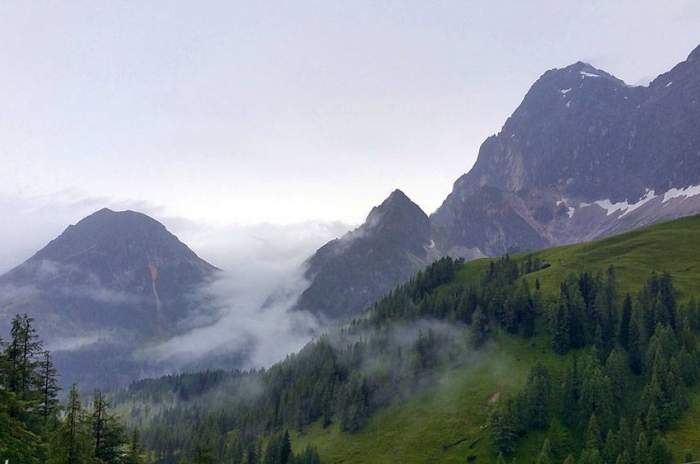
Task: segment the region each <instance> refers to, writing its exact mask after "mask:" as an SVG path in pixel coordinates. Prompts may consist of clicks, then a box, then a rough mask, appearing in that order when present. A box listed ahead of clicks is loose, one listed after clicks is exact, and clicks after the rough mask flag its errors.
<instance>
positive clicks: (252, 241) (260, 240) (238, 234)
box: [147, 222, 348, 367]
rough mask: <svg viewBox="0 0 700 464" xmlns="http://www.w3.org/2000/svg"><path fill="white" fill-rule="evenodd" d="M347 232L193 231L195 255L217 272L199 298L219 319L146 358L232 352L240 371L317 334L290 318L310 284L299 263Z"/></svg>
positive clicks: (308, 321) (336, 228)
mask: <svg viewBox="0 0 700 464" xmlns="http://www.w3.org/2000/svg"><path fill="white" fill-rule="evenodd" d="M347 229H348V226H346V225H344V224H340V223H322V222H305V223H300V224H294V225H284V226H282V225H271V224H261V225H255V226H230V227H223V228H220V229H215V228H203V229H200V230H199V231H198V232H194V230H195V229H191V230H190V233H191V234H192V236H191V241H192V242H193V243H197V246H196V249H197V250H201V253H202V255H203V256H212V257H214V258H215V259H216V260H215V261H214V264H215V265H217V266H219V267H220V268H222V269H223V272H222V273H221V275H220V276H219V278H218V279H217V280H216V281H214V282H213V283H211V284H210V285H208V286H207V287H205V288H204V289H203V290H202V293H203V296H204V297H205V299H207V300H209V301H212V302H213V305H214V307H215V310H216V314H217V317H216V319H215V321H214V322H212V323H210V324H208V325H206V326H203V327H202V326H199V327H195V328H192V330H189V331H187V332H186V333H184V334H183V335H180V336H177V337H174V338H172V339H170V340H168V341H166V342H164V343H162V344H160V345H158V346H157V347H155V348H153V349H151V350H149V352H148V353H147V354H148V355H155V356H156V358H158V359H160V360H161V361H164V362H169V363H173V364H187V363H193V362H196V361H197V360H201V359H204V358H206V357H208V356H222V355H225V354H226V353H229V354H234V353H238V354H244V355H245V358H244V361H243V365H242V366H241V367H260V366H269V365H270V364H272V363H274V362H275V361H278V360H280V359H282V358H284V356H285V355H287V354H288V353H291V352H293V351H296V350H297V349H299V348H300V347H301V346H303V345H304V344H305V343H306V342H307V341H308V340H309V339H310V338H311V337H312V335H313V334H314V333H315V332H316V331H317V329H318V328H319V327H318V322H317V321H316V319H315V318H314V317H313V316H311V315H310V314H309V313H306V312H303V311H290V308H291V307H292V306H293V304H294V303H295V302H296V299H297V298H298V297H299V295H300V294H301V292H302V291H303V290H304V289H305V288H306V287H307V285H308V282H307V281H306V280H305V279H304V276H303V274H304V270H305V269H304V261H305V260H306V259H307V258H308V257H309V256H311V254H312V253H313V252H314V251H315V250H316V249H317V248H318V247H320V246H321V245H323V244H324V243H325V242H326V241H328V240H330V239H332V238H335V237H337V236H339V235H342V234H343V233H344V232H345V231H347ZM203 317H206V316H203ZM193 325H196V324H193Z"/></svg>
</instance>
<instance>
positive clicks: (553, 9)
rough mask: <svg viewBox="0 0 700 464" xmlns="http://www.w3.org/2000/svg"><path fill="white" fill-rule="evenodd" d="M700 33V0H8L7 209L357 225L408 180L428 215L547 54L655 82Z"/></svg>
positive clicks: (3, 97) (2, 26) (1, 141)
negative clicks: (83, 202)
mask: <svg viewBox="0 0 700 464" xmlns="http://www.w3.org/2000/svg"><path fill="white" fill-rule="evenodd" d="M699 43H700V2H698V1H696V0H687V1H680V0H666V1H663V2H660V1H640V0H634V1H632V0H630V1H614V2H613V1H609V0H605V1H588V2H581V1H562V0H551V1H544V0H543V1H527V2H524V1H520V0H513V1H500V2H499V1H491V0H490V1H466V0H460V1H426V0H420V1H378V0H369V1H358V0H354V1H329V0H318V1H285V2H274V1H245V2H236V1H220V2H206V1H197V2H193V1H181V2H178V1H150V2H139V1H94V0H89V1H77V0H76V1H65V2H62V1H45V2H42V1H33V2H28V1H23V0H17V1H11V0H5V1H2V2H0V105H1V108H2V111H0V160H1V161H2V163H1V164H2V166H1V171H0V172H1V174H0V207H2V209H3V212H4V216H3V220H4V221H12V220H13V219H14V218H13V217H12V213H13V208H15V205H21V207H22V208H25V210H26V208H28V207H31V206H32V201H33V199H36V198H41V199H43V201H46V199H47V198H52V197H53V196H55V195H59V196H61V197H63V198H65V197H66V196H69V197H70V198H73V199H74V200H75V201H79V199H80V198H82V197H85V198H90V199H91V200H90V201H92V202H93V203H94V206H97V205H98V203H100V201H95V199H102V200H103V201H104V203H105V204H107V205H120V204H136V205H138V204H143V203H145V204H148V205H156V206H157V208H159V209H158V211H160V212H161V213H162V215H163V216H172V217H175V216H177V217H184V218H188V219H192V220H194V221H207V222H214V223H219V224H230V223H238V224H255V223H260V222H271V223H295V222H302V221H306V220H322V221H329V220H339V221H343V222H346V223H358V222H361V221H362V219H363V218H364V216H365V215H366V214H367V212H368V211H369V209H370V207H371V206H373V205H375V204H377V203H379V202H381V200H382V199H383V198H384V197H385V196H386V195H388V193H389V192H390V191H391V190H392V189H394V188H397V187H398V188H401V189H403V190H404V191H405V192H406V193H407V194H408V195H409V196H410V197H411V198H412V199H413V200H414V201H416V202H417V203H418V204H419V205H420V206H421V207H423V208H424V209H425V210H426V212H428V213H430V212H432V211H433V210H435V208H437V207H438V206H439V204H440V202H441V200H442V199H443V198H444V197H445V195H446V194H447V193H448V192H449V191H450V189H451V185H452V182H453V181H454V180H455V179H456V178H457V177H458V176H459V175H460V174H462V173H464V172H466V171H467V170H468V169H469V168H470V167H471V166H472V164H473V162H474V161H475V158H476V155H477V152H478V148H479V145H480V144H481V142H482V141H483V140H484V138H485V137H487V136H488V135H490V134H492V133H495V132H497V131H498V130H499V128H500V127H501V125H502V124H503V122H504V121H505V119H506V118H507V117H508V115H509V114H510V113H511V112H512V111H513V110H514V109H515V107H516V106H517V105H518V104H519V103H520V101H521V99H522V97H523V95H524V93H525V92H526V91H527V89H528V88H529V86H530V85H531V84H532V82H533V81H534V80H535V79H537V77H538V76H539V75H541V74H542V73H543V72H544V71H545V70H547V69H549V68H553V67H562V66H565V65H568V64H570V63H572V62H575V61H578V60H584V61H588V62H590V63H592V64H593V65H595V66H597V67H600V68H603V69H605V70H607V71H609V72H611V73H613V74H615V75H616V76H618V77H619V78H621V79H623V80H625V81H626V82H628V83H632V84H636V83H646V82H647V81H648V80H649V79H650V78H652V77H654V76H655V75H657V74H659V73H661V72H664V71H666V70H668V69H669V68H670V67H671V66H672V65H673V64H675V63H677V62H679V61H682V60H683V59H685V57H686V56H687V55H688V53H689V52H690V51H691V50H692V49H693V48H694V47H695V46H697V45H698V44H699ZM16 201H18V202H20V203H15V202H16ZM93 203H89V204H90V205H92V204H93ZM19 207H20V206H17V208H19ZM8 214H9V215H10V217H8ZM37 220H38V221H40V220H41V218H38V219H37ZM49 238H50V237H49Z"/></svg>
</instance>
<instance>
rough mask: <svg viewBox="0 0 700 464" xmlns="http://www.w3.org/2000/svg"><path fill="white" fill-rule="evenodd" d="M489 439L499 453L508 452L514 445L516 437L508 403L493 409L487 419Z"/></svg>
mask: <svg viewBox="0 0 700 464" xmlns="http://www.w3.org/2000/svg"><path fill="white" fill-rule="evenodd" d="M489 425H490V429H491V439H492V441H493V444H494V447H495V448H496V450H497V451H499V452H500V453H505V454H509V453H511V452H512V451H513V449H514V447H515V439H516V437H517V434H516V431H515V424H514V419H513V413H512V410H511V406H510V404H508V405H507V406H499V407H496V409H494V410H493V412H492V413H491V417H490V420H489Z"/></svg>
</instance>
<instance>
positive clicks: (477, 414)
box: [293, 216, 700, 463]
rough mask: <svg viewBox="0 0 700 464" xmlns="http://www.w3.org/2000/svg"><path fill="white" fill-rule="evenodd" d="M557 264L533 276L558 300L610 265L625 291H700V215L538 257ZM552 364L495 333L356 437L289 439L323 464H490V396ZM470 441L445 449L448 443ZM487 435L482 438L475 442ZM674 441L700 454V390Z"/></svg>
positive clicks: (540, 344)
mask: <svg viewBox="0 0 700 464" xmlns="http://www.w3.org/2000/svg"><path fill="white" fill-rule="evenodd" d="M537 255H538V256H540V257H541V258H543V259H545V260H547V261H548V262H549V263H550V264H551V266H550V267H548V268H546V269H543V270H541V271H539V272H537V273H534V274H532V275H530V276H529V278H530V279H532V280H533V281H534V279H535V278H536V277H537V278H539V279H540V281H541V283H542V288H543V291H544V292H546V293H550V294H553V293H554V292H556V291H557V289H558V286H559V283H560V282H561V281H562V280H563V279H564V278H565V277H566V275H567V274H569V273H572V272H580V271H582V270H588V271H593V272H595V271H598V270H601V271H602V270H605V269H606V268H607V267H608V266H609V265H611V264H612V265H614V266H615V268H616V269H617V272H618V281H619V282H620V285H621V287H622V288H621V290H623V291H630V292H634V291H636V290H638V289H639V287H640V286H641V285H642V284H643V282H644V281H645V280H646V278H647V277H648V276H649V273H650V272H651V271H653V270H655V271H658V272H664V271H667V272H670V273H671V274H672V275H673V278H674V284H675V285H676V287H677V288H678V290H679V291H680V293H681V295H680V297H681V298H683V297H684V296H688V295H691V294H695V295H700V216H695V217H690V218H685V219H680V220H677V221H673V222H669V223H665V224H660V225H656V226H652V227H649V228H645V229H641V230H638V231H634V232H630V233H627V234H623V235H620V236H616V237H611V238H608V239H605V240H601V241H597V242H592V243H586V244H579V245H571V246H566V247H560V248H553V249H549V250H544V251H541V252H538V253H537ZM487 266H488V260H479V261H474V262H470V263H467V264H466V265H465V267H464V269H463V270H462V271H461V272H460V274H459V276H458V278H459V279H460V280H462V281H466V282H469V281H472V280H473V279H478V276H479V275H480V273H481V271H482V270H484V269H485V268H486V267H487ZM537 359H539V360H541V361H543V362H545V363H547V364H556V363H559V362H560V359H561V358H557V357H556V356H554V355H553V354H551V351H550V350H549V349H548V346H546V341H544V340H542V339H536V340H534V341H532V342H526V341H524V340H520V339H514V338H511V337H506V336H503V337H498V339H497V340H496V343H494V344H493V345H491V346H490V347H489V348H488V349H486V350H485V353H484V358H483V359H482V361H481V362H480V363H479V364H477V365H475V366H468V367H461V368H453V369H449V370H447V371H446V372H444V375H443V377H442V379H443V380H442V381H441V382H440V383H439V384H438V385H437V386H435V387H434V388H433V389H432V390H431V391H429V392H427V393H423V394H421V395H418V396H416V397H414V398H412V399H411V400H408V401H404V402H402V403H400V404H395V405H393V406H391V407H388V408H386V409H384V410H382V411H379V412H378V413H376V414H375V415H374V416H373V417H372V419H371V420H370V422H369V424H368V425H367V426H366V427H365V428H364V429H363V430H362V431H360V432H359V433H355V434H352V435H349V434H346V433H342V432H340V431H339V430H338V428H337V427H336V426H331V427H329V428H328V429H325V430H324V429H322V428H321V427H320V425H315V426H314V427H312V428H311V429H309V430H308V431H306V432H305V433H304V434H303V435H296V436H294V437H293V440H294V442H295V446H304V445H306V444H307V443H312V444H313V445H315V446H316V447H318V449H319V452H320V453H321V456H322V458H323V459H324V462H326V463H370V462H371V463H390V462H391V463H395V462H403V463H414V462H415V463H430V462H435V463H437V462H440V463H450V462H455V463H456V462H466V457H467V456H472V455H473V456H475V457H477V459H476V461H474V462H477V463H478V462H494V461H495V456H494V455H493V451H492V449H491V446H490V443H489V438H488V433H487V432H486V431H484V430H482V429H481V427H482V426H483V425H484V424H485V423H486V407H487V405H488V402H489V399H490V398H491V397H492V395H493V394H494V393H497V392H498V393H501V395H504V396H505V395H507V394H508V393H509V392H514V391H517V389H519V388H520V386H521V385H522V384H523V383H524V381H525V378H526V375H527V372H528V370H529V369H530V367H531V366H532V364H533V363H534V362H535V360H537ZM463 438H466V440H465V441H464V442H462V443H460V444H458V445H456V446H452V447H450V448H448V449H444V448H443V445H445V444H449V443H453V442H456V441H458V440H461V439H463ZM478 438H482V439H481V440H480V441H478V442H476V444H474V445H473V446H471V447H470V445H472V443H474V441H475V440H477V439H478ZM668 438H669V440H670V442H671V444H673V445H674V449H675V450H676V452H677V453H678V456H679V457H680V455H681V453H682V452H683V451H684V450H686V449H692V450H693V452H694V454H695V456H700V391H697V392H695V394H694V396H693V402H692V406H691V408H690V411H689V413H688V414H687V415H686V416H685V417H684V418H683V419H682V420H681V421H679V423H678V424H676V426H675V427H674V429H673V430H672V431H671V432H670V433H669V435H668ZM541 441H542V437H541V436H532V435H531V436H529V438H527V439H526V440H524V441H523V442H522V443H521V444H520V446H519V449H518V453H517V454H518V458H519V459H518V462H530V461H531V460H532V459H533V456H535V455H536V453H537V452H538V451H539V446H540V444H541Z"/></svg>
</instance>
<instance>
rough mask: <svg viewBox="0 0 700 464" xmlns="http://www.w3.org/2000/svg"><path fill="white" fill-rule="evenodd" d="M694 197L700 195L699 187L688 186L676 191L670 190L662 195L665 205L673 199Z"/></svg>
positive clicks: (675, 189) (674, 189)
mask: <svg viewBox="0 0 700 464" xmlns="http://www.w3.org/2000/svg"><path fill="white" fill-rule="evenodd" d="M695 195H700V185H690V186H688V187H685V188H682V189H677V188H672V189H670V190H668V191H667V192H666V193H664V201H663V202H664V203H666V202H667V201H668V200H671V199H673V198H680V197H686V198H689V197H694V196H695Z"/></svg>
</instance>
